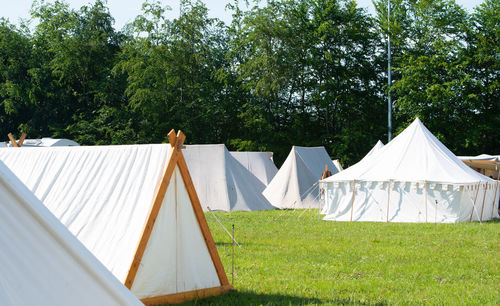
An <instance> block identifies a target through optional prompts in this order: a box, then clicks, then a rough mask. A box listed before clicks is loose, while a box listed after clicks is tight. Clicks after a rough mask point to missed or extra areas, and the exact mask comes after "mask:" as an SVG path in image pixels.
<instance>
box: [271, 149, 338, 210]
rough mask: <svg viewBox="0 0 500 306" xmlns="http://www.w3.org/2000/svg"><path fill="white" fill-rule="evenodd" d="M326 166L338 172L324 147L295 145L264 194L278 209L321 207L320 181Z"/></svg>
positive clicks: (333, 172) (333, 171)
mask: <svg viewBox="0 0 500 306" xmlns="http://www.w3.org/2000/svg"><path fill="white" fill-rule="evenodd" d="M325 165H326V166H327V168H328V170H329V171H331V172H332V174H335V173H337V172H338V170H337V168H336V167H335V166H334V165H333V163H332V160H331V159H330V156H328V153H327V152H326V150H325V148H324V147H299V146H293V147H292V150H291V151H290V153H289V154H288V157H287V158H286V160H285V162H284V163H283V165H282V166H281V168H280V170H279V171H278V173H276V175H275V176H274V178H273V179H272V181H271V182H270V183H269V185H268V186H267V187H266V189H265V190H264V191H263V192H262V194H263V195H264V196H265V197H266V198H267V199H268V200H269V202H271V204H272V205H274V206H276V207H278V208H293V209H294V208H319V205H320V201H319V200H320V199H319V197H320V193H319V186H318V181H319V180H320V179H321V174H322V173H323V170H325Z"/></svg>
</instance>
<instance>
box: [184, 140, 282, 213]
mask: <svg viewBox="0 0 500 306" xmlns="http://www.w3.org/2000/svg"><path fill="white" fill-rule="evenodd" d="M184 156H185V158H186V162H187V165H188V167H189V171H190V172H191V174H192V177H193V182H194V186H195V188H196V190H197V192H198V196H199V197H200V200H201V203H202V205H203V209H204V210H205V211H207V210H208V208H207V207H210V210H222V211H238V210H239V211H255V210H268V209H275V207H273V206H272V205H271V204H270V203H269V202H268V201H267V200H266V198H264V196H262V194H261V192H262V190H264V188H265V185H264V184H263V183H262V182H261V181H260V180H259V179H258V178H257V177H255V175H253V174H252V173H251V172H250V171H248V170H247V169H246V168H245V167H244V166H243V165H241V164H240V163H239V162H238V161H237V160H236V159H235V158H234V157H233V156H232V155H231V154H230V153H229V151H228V150H227V148H226V146H225V145H223V144H208V145H188V146H186V150H185V152H184Z"/></svg>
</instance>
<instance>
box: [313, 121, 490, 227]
mask: <svg viewBox="0 0 500 306" xmlns="http://www.w3.org/2000/svg"><path fill="white" fill-rule="evenodd" d="M322 183H324V184H325V185H326V196H325V201H326V205H325V207H324V209H323V213H324V214H326V216H325V218H324V220H337V221H383V222H438V223H445V222H447V223H449V222H459V221H469V220H489V219H491V218H493V217H498V203H497V201H496V200H495V199H496V197H495V193H496V191H497V189H498V182H495V181H493V180H491V179H489V178H487V177H485V176H483V175H481V174H479V173H477V172H475V171H474V170H472V169H471V168H469V167H468V166H466V165H465V164H464V163H462V162H461V161H460V160H459V159H458V158H457V157H456V156H455V155H454V154H453V153H452V152H451V151H450V150H448V149H447V148H446V147H445V146H444V145H443V144H442V143H441V142H440V141H439V140H438V139H437V138H436V137H434V135H432V133H431V132H429V130H427V128H426V127H425V126H424V125H423V124H422V122H420V120H419V119H418V118H417V119H416V120H415V121H414V122H413V123H412V124H411V125H410V126H409V127H408V128H407V129H406V130H404V131H403V132H402V133H401V134H400V135H398V136H397V137H396V138H394V139H393V140H392V141H391V142H390V143H388V144H387V145H385V146H384V147H383V148H382V149H380V150H379V152H378V153H376V154H374V155H373V157H371V158H367V159H364V160H362V161H360V162H359V163H357V164H356V165H353V166H352V167H350V168H348V169H346V170H344V171H342V172H340V173H338V174H336V175H333V176H331V177H329V178H327V179H325V180H323V181H322Z"/></svg>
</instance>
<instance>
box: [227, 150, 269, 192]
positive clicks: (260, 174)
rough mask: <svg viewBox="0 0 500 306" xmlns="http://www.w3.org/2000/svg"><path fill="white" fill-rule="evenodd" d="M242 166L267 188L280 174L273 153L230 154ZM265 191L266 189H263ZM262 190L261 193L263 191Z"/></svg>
mask: <svg viewBox="0 0 500 306" xmlns="http://www.w3.org/2000/svg"><path fill="white" fill-rule="evenodd" d="M230 153H231V155H232V156H233V157H234V158H236V160H237V161H239V162H240V164H242V165H243V167H245V168H246V169H247V170H248V171H250V172H251V173H252V174H253V175H255V176H256V177H257V178H258V179H259V180H260V181H261V182H262V184H264V185H265V186H267V185H269V182H271V180H272V179H273V177H274V176H275V175H276V173H278V168H277V167H276V165H275V164H274V161H273V153H272V152H241V151H238V152H230ZM262 190H264V189H262ZM262 190H261V191H262Z"/></svg>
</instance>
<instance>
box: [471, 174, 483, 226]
mask: <svg viewBox="0 0 500 306" xmlns="http://www.w3.org/2000/svg"><path fill="white" fill-rule="evenodd" d="M479 186H481V182H479V183H477V191H476V196H475V197H474V202H472V211H471V212H470V219H469V222H470V221H472V214H473V213H474V210H475V209H476V200H477V194H478V193H479Z"/></svg>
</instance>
